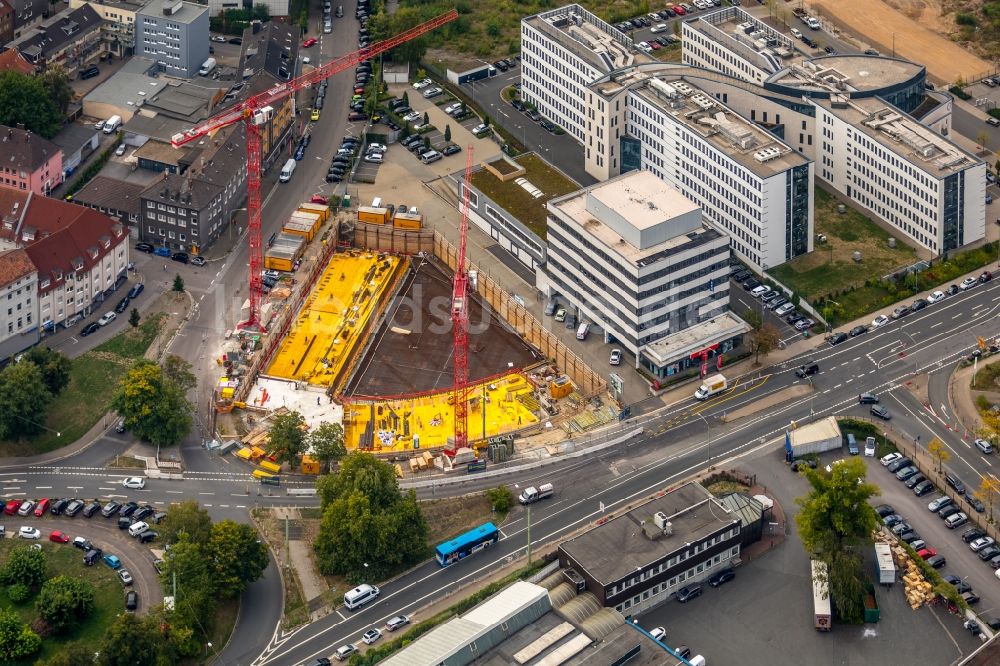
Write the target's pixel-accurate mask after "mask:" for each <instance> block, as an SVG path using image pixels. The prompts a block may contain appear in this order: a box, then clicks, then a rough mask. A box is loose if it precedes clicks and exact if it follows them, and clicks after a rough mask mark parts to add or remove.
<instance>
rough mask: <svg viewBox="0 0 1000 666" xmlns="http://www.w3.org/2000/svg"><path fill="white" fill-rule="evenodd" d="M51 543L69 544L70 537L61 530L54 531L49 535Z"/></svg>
mask: <svg viewBox="0 0 1000 666" xmlns="http://www.w3.org/2000/svg"><path fill="white" fill-rule="evenodd" d="M49 541H51V542H52V543H69V535H68V534H66V533H65V532H60V531H59V530H52V532H51V533H50V534H49Z"/></svg>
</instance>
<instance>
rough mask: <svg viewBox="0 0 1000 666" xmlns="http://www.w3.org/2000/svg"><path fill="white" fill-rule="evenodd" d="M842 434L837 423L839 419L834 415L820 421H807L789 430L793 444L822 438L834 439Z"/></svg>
mask: <svg viewBox="0 0 1000 666" xmlns="http://www.w3.org/2000/svg"><path fill="white" fill-rule="evenodd" d="M840 436H841V435H840V426H839V425H837V419H836V417H833V416H827V417H826V418H824V419H820V420H819V421H813V422H812V423H807V424H806V425H803V426H799V427H797V428H795V429H794V430H790V431H789V432H788V437H789V439H791V440H792V446H797V445H799V444H804V443H806V442H815V441H818V440H822V439H833V438H834V437H840Z"/></svg>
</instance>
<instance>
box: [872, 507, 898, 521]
mask: <svg viewBox="0 0 1000 666" xmlns="http://www.w3.org/2000/svg"><path fill="white" fill-rule="evenodd" d="M875 513H877V514H878V517H879V518H885V517H886V516H891V515H892V514H894V513H896V510H895V509H894V508H892V505H891V504H879V505H878V506H877V507H875Z"/></svg>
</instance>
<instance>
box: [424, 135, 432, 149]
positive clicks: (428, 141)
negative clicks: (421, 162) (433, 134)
mask: <svg viewBox="0 0 1000 666" xmlns="http://www.w3.org/2000/svg"><path fill="white" fill-rule="evenodd" d="M424 148H426V149H427V150H430V148H431V138H430V137H429V136H427V135H424Z"/></svg>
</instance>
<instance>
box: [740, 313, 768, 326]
mask: <svg viewBox="0 0 1000 666" xmlns="http://www.w3.org/2000/svg"><path fill="white" fill-rule="evenodd" d="M743 321H745V322H746V323H747V326H749V327H750V328H751V329H754V328H760V327H761V325H762V324H763V323H764V320H763V319H762V318H761V316H760V313H759V312H758V311H756V310H754V309H753V308H747V309H746V310H744V311H743Z"/></svg>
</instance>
